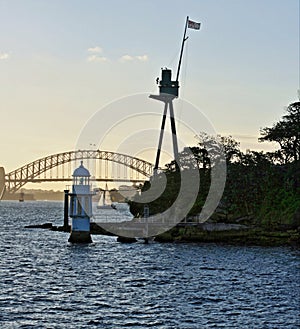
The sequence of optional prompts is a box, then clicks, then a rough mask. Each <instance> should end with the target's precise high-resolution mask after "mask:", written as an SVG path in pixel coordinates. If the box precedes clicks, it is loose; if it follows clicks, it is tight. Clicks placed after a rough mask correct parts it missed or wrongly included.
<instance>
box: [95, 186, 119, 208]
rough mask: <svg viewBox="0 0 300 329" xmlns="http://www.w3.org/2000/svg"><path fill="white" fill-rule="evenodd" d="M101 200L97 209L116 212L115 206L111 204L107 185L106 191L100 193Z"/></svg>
mask: <svg viewBox="0 0 300 329" xmlns="http://www.w3.org/2000/svg"><path fill="white" fill-rule="evenodd" d="M100 193H101V194H100V199H99V202H98V205H97V209H108V210H115V209H116V207H115V205H114V204H113V203H112V202H111V198H110V193H109V190H108V187H107V184H106V185H105V190H103V191H101V192H100Z"/></svg>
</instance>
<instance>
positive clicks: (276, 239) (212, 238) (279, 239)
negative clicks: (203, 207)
mask: <svg viewBox="0 0 300 329" xmlns="http://www.w3.org/2000/svg"><path fill="white" fill-rule="evenodd" d="M25 228H38V229H49V230H52V231H61V232H70V226H69V227H67V228H65V227H63V226H54V225H52V223H44V224H39V225H28V226H25ZM91 234H96V235H110V236H114V234H112V233H110V232H107V231H106V230H104V229H103V228H102V227H101V226H99V225H97V224H96V223H91ZM134 240H135V239H132V238H130V239H128V238H125V237H118V241H119V242H135V241H134ZM154 241H156V242H160V243H166V242H168V243H216V244H229V245H240V246H245V245H249V246H269V247H278V246H293V247H296V248H299V247H300V230H299V228H297V229H295V228H286V229H285V230H275V229H267V228H260V227H250V226H246V225H241V224H227V223H202V224H194V225H193V224H190V225H184V224H183V223H180V224H178V225H177V226H175V227H173V228H172V229H171V230H169V231H167V232H164V233H161V234H159V235H157V236H156V237H154Z"/></svg>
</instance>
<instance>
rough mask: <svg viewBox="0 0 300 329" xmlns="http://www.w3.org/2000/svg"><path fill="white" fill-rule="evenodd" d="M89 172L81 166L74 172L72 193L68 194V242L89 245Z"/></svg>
mask: <svg viewBox="0 0 300 329" xmlns="http://www.w3.org/2000/svg"><path fill="white" fill-rule="evenodd" d="M90 176H91V175H90V172H89V171H88V170H87V169H86V168H85V167H84V166H83V161H81V165H80V166H79V167H78V168H77V169H75V170H74V173H73V185H72V193H70V194H69V195H70V207H69V208H70V209H69V213H70V217H71V218H72V225H71V235H70V237H69V242H72V243H90V242H92V238H91V234H90V218H91V216H92V195H93V193H91V186H90Z"/></svg>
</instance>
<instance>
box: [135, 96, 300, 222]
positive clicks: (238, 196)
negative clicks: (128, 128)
mask: <svg viewBox="0 0 300 329" xmlns="http://www.w3.org/2000/svg"><path fill="white" fill-rule="evenodd" d="M299 110H300V103H299V102H297V103H293V104H291V105H290V106H289V107H288V108H287V114H286V115H284V116H283V118H282V119H281V120H280V121H279V122H278V123H276V124H274V125H273V127H272V128H264V129H263V130H262V137H261V138H260V141H276V142H278V143H279V145H280V149H279V150H278V151H276V152H269V153H263V152H256V151H247V152H246V153H244V152H242V151H241V150H240V144H239V143H238V142H237V141H235V140H234V139H233V138H232V136H227V137H222V136H216V137H212V136H209V135H207V134H204V133H201V134H199V136H198V141H199V143H198V145H196V146H193V147H190V148H185V149H184V150H183V151H182V152H181V153H180V155H179V163H180V166H179V167H180V169H179V167H178V166H176V164H175V161H172V162H170V163H169V164H167V165H166V169H165V171H164V174H165V175H166V177H167V187H166V189H165V190H164V192H163V193H162V195H161V196H160V197H159V198H157V199H156V200H154V201H153V202H151V203H150V204H149V208H150V213H151V214H155V213H158V212H163V211H164V210H166V209H168V208H169V207H170V206H171V205H172V204H173V203H174V201H175V200H176V198H177V196H178V192H179V190H180V170H190V169H197V170H199V173H200V182H201V184H200V189H199V194H198V197H197V199H196V202H195V203H194V205H193V207H192V208H191V210H190V212H189V215H190V216H194V215H197V214H199V213H200V212H201V209H202V207H203V205H204V203H205V201H206V197H207V195H208V192H209V188H210V182H211V170H212V168H213V166H214V165H215V164H216V163H217V162H218V161H226V165H227V181H226V186H225V190H224V193H223V196H222V200H221V202H220V205H219V208H220V209H217V211H219V212H221V215H222V216H221V217H220V218H219V220H222V221H228V222H235V221H239V219H241V218H249V219H250V220H252V224H256V225H260V226H268V227H272V228H276V227H279V226H282V225H290V224H291V223H292V222H293V217H294V216H295V213H296V212H297V210H298V209H300V145H299V143H300V140H299V138H300V137H299V129H300V118H299ZM156 179H159V176H158V177H156ZM151 183H152V185H153V186H154V185H155V184H153V181H152V182H151ZM150 186H151V184H150V182H146V183H145V184H144V186H143V187H142V191H146V190H151V189H150ZM138 201H139V200H138V197H136V198H135V200H134V202H131V211H132V213H133V214H134V215H136V216H142V214H143V204H139V203H138Z"/></svg>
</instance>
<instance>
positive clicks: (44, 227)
mask: <svg viewBox="0 0 300 329" xmlns="http://www.w3.org/2000/svg"><path fill="white" fill-rule="evenodd" d="M25 228H42V229H52V223H45V224H36V225H27V226H25Z"/></svg>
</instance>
